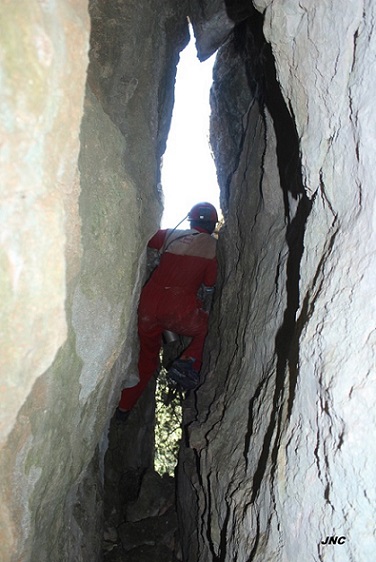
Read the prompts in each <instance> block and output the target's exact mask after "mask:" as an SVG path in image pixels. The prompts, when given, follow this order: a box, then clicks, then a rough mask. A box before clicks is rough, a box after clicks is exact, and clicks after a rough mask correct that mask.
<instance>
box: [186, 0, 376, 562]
mask: <svg viewBox="0 0 376 562" xmlns="http://www.w3.org/2000/svg"><path fill="white" fill-rule="evenodd" d="M227 6H228V8H229V13H230V8H232V9H233V10H234V12H235V13H241V9H240V8H244V10H245V9H246V8H248V9H249V7H250V3H249V2H243V3H242V2H227ZM254 6H255V7H256V8H257V10H258V12H259V13H257V12H256V11H253V13H252V12H251V14H250V15H249V17H248V18H246V16H245V19H244V20H243V21H238V23H237V26H236V29H235V32H234V34H233V36H232V37H231V39H230V40H229V41H228V42H227V44H226V45H225V46H224V47H222V48H221V50H220V51H219V55H218V59H217V63H216V70H215V85H214V89H213V93H212V99H213V109H214V115H213V119H212V131H213V134H212V139H213V145H214V150H215V155H216V162H217V166H218V173H219V181H220V183H221V190H222V204H223V207H224V209H225V212H226V225H225V228H224V230H223V231H222V232H221V235H220V240H219V255H220V260H221V272H220V279H219V287H218V292H217V297H216V301H215V308H214V314H213V317H212V320H211V327H210V335H209V338H208V346H207V356H206V363H205V368H204V371H205V375H206V376H205V381H204V383H203V384H202V386H201V388H200V389H199V391H198V392H197V396H196V397H191V398H190V399H189V400H188V401H187V405H186V409H185V433H186V443H187V444H188V446H186V447H185V448H184V449H183V450H182V451H181V455H180V464H179V501H180V504H179V508H180V519H181V527H182V528H184V529H185V530H186V533H185V534H184V544H183V551H184V560H186V561H188V562H200V561H202V562H204V561H205V562H206V561H207V560H216V561H219V560H220V561H229V562H230V561H231V562H232V561H234V560H239V561H242V562H245V561H247V562H248V561H251V560H252V561H260V562H261V561H262V562H265V561H273V562H274V561H275V562H277V561H278V562H281V561H286V562H292V561H295V560H296V561H298V560H312V561H313V560H315V561H319V560H322V561H323V560H330V561H338V562H339V561H341V562H343V561H345V560H346V561H347V560H348V561H350V560H370V559H372V557H373V554H372V553H373V552H374V550H375V546H376V544H375V543H376V541H375V531H374V524H373V521H374V519H375V501H374V487H373V476H372V473H373V464H374V461H375V453H374V446H373V440H374V439H373V428H374V426H375V420H374V409H373V408H372V404H373V402H374V400H375V346H374V334H375V329H374V318H375V304H376V302H375V295H374V291H373V282H372V280H374V278H375V277H374V272H375V258H376V253H375V247H376V244H375V242H376V240H375V222H374V217H375V195H374V189H373V182H372V154H373V152H374V142H375V141H374V139H373V133H374V131H375V116H374V112H373V111H372V101H371V100H372V99H373V97H374V95H375V82H374V80H372V72H371V71H370V69H371V68H372V67H373V66H374V57H375V46H376V43H375V33H374V26H373V22H374V17H375V6H374V3H372V2H366V3H363V2H357V1H353V2H346V3H345V4H344V5H343V6H342V7H341V18H339V17H338V16H339V12H338V5H335V4H334V2H331V1H329V0H328V1H326V2H321V3H319V4H318V5H316V4H315V5H313V4H312V2H299V3H297V2H295V1H292V0H291V1H289V0H287V1H285V2H279V1H267V0H265V1H261V0H256V1H255V2H254ZM342 8H343V9H342ZM261 14H262V17H261ZM261 30H263V33H264V35H265V37H266V40H267V42H268V43H269V45H270V46H269V45H267V44H265V42H264V41H263V39H262V35H261ZM270 47H271V48H270ZM274 61H275V62H274ZM276 79H277V81H276ZM281 92H282V94H283V98H282V96H281ZM234 287H236V290H235V291H234ZM328 536H329V537H335V538H334V539H331V540H329V544H326V545H325V544H323V542H325V540H326V538H327V537H328ZM339 538H340V540H339Z"/></svg>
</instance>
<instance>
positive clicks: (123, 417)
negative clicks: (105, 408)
mask: <svg viewBox="0 0 376 562" xmlns="http://www.w3.org/2000/svg"><path fill="white" fill-rule="evenodd" d="M129 414H130V411H129V410H120V408H116V412H115V420H116V421H118V422H122V423H125V422H126V421H127V419H128V416H129Z"/></svg>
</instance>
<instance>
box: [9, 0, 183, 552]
mask: <svg viewBox="0 0 376 562" xmlns="http://www.w3.org/2000/svg"><path fill="white" fill-rule="evenodd" d="M73 5H74V6H73ZM90 15H91V37H90V53H89V56H90V64H89V67H88V69H87V63H88V56H87V54H88V50H89V24H90V20H89V11H88V4H87V2H81V3H80V2H78V3H77V2H76V3H73V2H70V1H62V2H59V3H58V5H57V3H53V2H48V1H47V2H45V1H43V2H17V3H14V2H11V3H9V2H8V3H5V6H4V7H3V8H2V10H1V16H0V18H1V19H0V21H1V29H2V34H1V35H2V41H1V43H2V46H1V57H0V63H1V74H0V76H1V81H2V86H3V87H2V99H1V114H2V121H1V123H2V124H1V127H2V129H1V135H2V138H1V162H2V166H1V173H2V177H3V178H4V181H2V186H3V201H2V204H3V207H2V226H1V228H2V231H1V232H2V234H1V235H2V241H3V244H4V251H2V254H1V255H2V258H1V267H2V273H4V274H3V277H2V293H1V296H2V324H1V327H2V354H1V366H2V368H1V376H2V383H1V384H2V387H1V389H2V393H3V396H2V412H1V424H2V426H1V432H2V433H1V435H2V439H3V441H4V446H3V448H2V451H1V458H0V474H1V499H0V501H1V505H2V509H1V516H0V525H1V527H0V529H1V540H0V558H1V560H4V562H7V561H15V560H22V561H23V562H28V561H31V562H34V561H35V560H38V562H39V561H40V562H51V561H64V562H65V561H66V562H68V561H69V562H71V561H72V560H75V561H76V560H77V561H79V560H85V561H90V562H94V561H95V560H97V559H99V558H100V556H101V539H102V533H101V532H100V528H101V526H102V486H103V457H104V452H105V448H106V445H107V443H106V433H107V426H108V422H109V419H110V417H111V415H112V413H113V411H114V408H115V406H116V404H117V401H118V399H119V392H120V389H121V387H122V386H123V385H124V384H132V383H134V382H135V381H136V380H137V379H136V377H137V373H136V372H135V371H134V363H135V360H136V358H137V346H136V342H135V340H136V337H135V334H136V330H135V317H136V308H137V306H136V305H137V299H138V293H139V289H140V285H141V280H142V275H143V273H142V272H143V264H144V257H143V256H144V248H145V244H146V241H147V239H148V238H149V237H150V236H151V234H152V233H153V232H154V231H155V229H156V228H157V225H158V219H159V216H160V213H161V194H160V193H159V192H158V188H157V186H158V180H159V159H160V156H161V154H162V152H163V147H164V143H165V140H166V134H167V130H168V125H169V120H170V117H171V110H172V101H173V82H174V75H175V67H176V63H177V59H178V52H179V50H180V49H181V48H182V46H183V45H184V43H185V41H186V40H187V37H188V31H187V22H186V18H185V15H183V14H182V13H181V12H180V11H179V10H177V9H176V6H175V2H170V3H165V2H164V3H162V2H160V5H159V6H157V5H154V6H153V9H151V8H150V10H149V11H148V12H147V11H146V10H145V7H143V6H142V4H138V3H135V2H131V1H129V2H122V3H117V2H111V3H110V2H96V1H94V0H93V2H91V3H90ZM20 30H21V33H20ZM140 37H143V38H146V40H145V41H144V42H139V38H140ZM124 38H126V39H127V41H125V40H124ZM135 44H139V45H140V48H139V49H135V48H134V46H135ZM140 60H141V61H142V63H141V64H140ZM86 72H87V74H86ZM127 77H129V80H128V78H127ZM87 78H88V81H87V84H86V93H85V81H86V79H87ZM16 417H17V419H16ZM103 435H104V436H105V437H103Z"/></svg>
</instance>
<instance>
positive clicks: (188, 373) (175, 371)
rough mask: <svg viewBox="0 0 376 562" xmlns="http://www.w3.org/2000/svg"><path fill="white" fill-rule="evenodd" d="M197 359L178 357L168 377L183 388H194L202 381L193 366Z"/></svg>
mask: <svg viewBox="0 0 376 562" xmlns="http://www.w3.org/2000/svg"><path fill="white" fill-rule="evenodd" d="M194 363H195V359H193V358H188V359H176V360H175V361H174V362H173V363H172V365H171V367H170V368H169V370H168V371H167V378H168V379H169V380H170V381H172V382H173V383H174V384H176V385H177V386H179V387H180V388H181V389H182V390H193V389H194V388H196V386H197V385H198V383H199V382H200V376H199V374H198V372H197V371H196V370H195V369H194V368H193V364H194Z"/></svg>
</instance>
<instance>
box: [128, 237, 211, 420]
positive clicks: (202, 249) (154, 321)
mask: <svg viewBox="0 0 376 562" xmlns="http://www.w3.org/2000/svg"><path fill="white" fill-rule="evenodd" d="M148 246H149V247H150V248H154V249H156V250H161V251H162V252H163V253H162V256H161V260H160V264H159V266H158V267H157V268H156V269H155V270H154V272H153V274H152V276H151V278H150V280H149V281H148V282H147V283H146V285H145V286H144V288H143V290H142V292H141V298H140V304H139V307H138V335H139V340H140V355H139V360H138V372H139V377H140V381H139V383H138V384H137V385H136V386H134V387H132V388H126V389H124V390H123V391H122V394H121V400H120V403H119V408H120V409H121V410H131V409H132V407H133V406H134V404H135V403H136V402H137V400H138V398H139V397H140V395H141V394H142V392H143V390H144V389H145V387H146V386H147V384H148V382H149V380H150V379H151V377H152V376H153V374H154V372H155V371H156V369H157V368H158V365H159V352H160V348H161V346H162V333H163V331H164V330H170V331H171V332H175V333H177V334H181V335H183V336H188V337H191V338H192V340H191V342H190V344H189V345H188V347H187V348H186V350H185V351H184V357H193V358H194V359H195V363H194V365H193V367H194V368H195V369H196V370H197V371H199V370H200V367H201V362H202V352H203V347H204V342H205V337H206V334H207V330H208V316H209V313H208V312H205V311H204V310H203V309H202V308H201V306H202V303H201V301H200V300H199V299H198V297H197V292H198V289H199V288H200V286H201V284H204V285H205V286H207V287H212V286H213V285H214V284H215V281H216V276H217V260H216V257H215V254H216V239H215V238H214V237H213V236H210V234H208V233H207V232H205V231H204V230H201V229H199V228H195V229H194V230H186V231H183V230H174V231H171V230H159V231H158V232H157V233H156V234H155V235H154V236H153V238H152V239H151V240H150V242H149V244H148Z"/></svg>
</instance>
